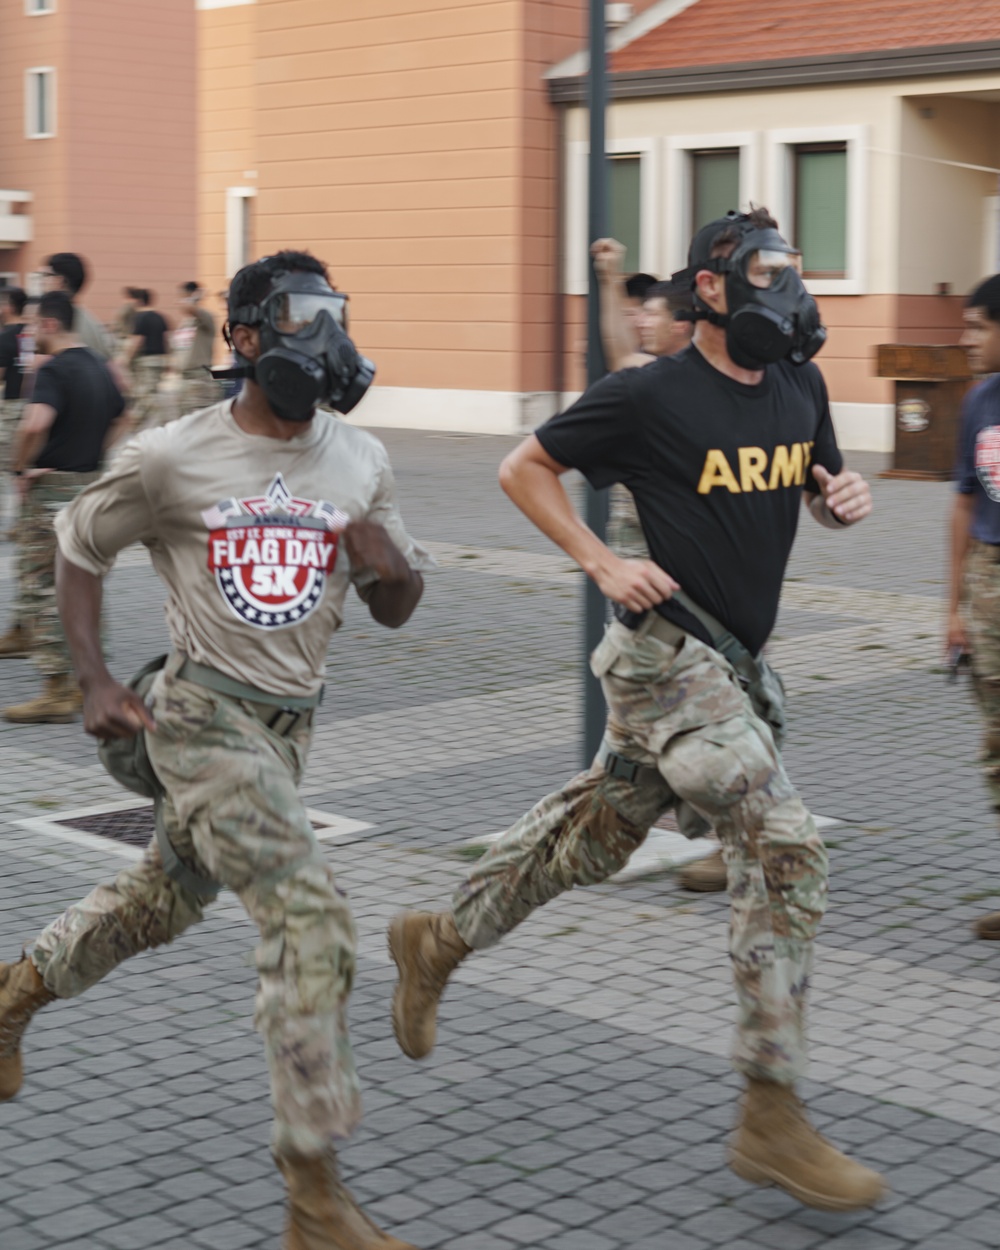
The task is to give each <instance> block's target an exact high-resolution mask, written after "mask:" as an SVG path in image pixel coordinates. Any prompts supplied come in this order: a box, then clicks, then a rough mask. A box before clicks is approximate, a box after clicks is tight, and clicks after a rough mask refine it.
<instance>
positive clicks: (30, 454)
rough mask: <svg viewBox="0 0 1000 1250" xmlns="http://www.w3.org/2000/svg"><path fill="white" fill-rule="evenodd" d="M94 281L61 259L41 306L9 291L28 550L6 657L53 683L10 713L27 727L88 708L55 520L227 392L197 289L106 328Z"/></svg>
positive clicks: (17, 530) (46, 279)
mask: <svg viewBox="0 0 1000 1250" xmlns="http://www.w3.org/2000/svg"><path fill="white" fill-rule="evenodd" d="M88 276H89V275H88V272H87V266H86V264H85V262H84V260H83V258H82V257H80V256H78V255H76V254H75V253H74V252H57V253H55V254H54V255H52V256H50V257H49V258H48V260H47V262H46V265H45V268H44V269H43V271H42V281H43V286H44V290H43V293H42V294H41V295H40V296H36V297H29V296H28V295H27V293H26V292H25V291H24V290H22V289H21V288H20V287H3V288H0V394H2V404H0V466H2V469H3V471H4V472H5V473H7V474H10V475H12V480H13V482H14V484H15V490H14V491H13V515H11V516H10V517H8V518H5V519H4V521H3V524H4V525H5V526H6V533H7V537H8V539H9V540H10V541H12V542H14V543H15V544H16V546H17V552H18V556H17V559H18V595H17V601H16V603H15V604H14V605H13V611H12V612H11V613H10V615H9V618H8V620H9V624H8V628H7V630H6V632H5V633H4V634H3V636H2V637H0V658H13V657H24V656H30V657H31V658H32V659H33V660H34V662H35V664H36V666H37V668H38V670H39V672H40V674H41V675H42V678H43V682H44V684H43V689H42V691H41V693H40V694H39V695H38V697H37V698H33V699H29V700H28V701H27V702H25V703H21V704H16V705H13V706H10V707H6V708H4V709H3V710H2V715H3V716H4V718H5V719H7V720H9V721H15V722H18V723H27V724H37V723H61V722H65V721H70V720H73V719H74V718H75V717H76V716H77V715H78V714H79V711H80V707H81V696H80V691H79V688H78V686H77V684H76V681H75V679H74V677H73V671H72V665H71V663H70V657H69V653H68V651H67V650H66V645H65V640H64V638H63V635H62V630H61V629H60V627H59V622H58V613H57V611H56V605H55V552H56V544H55V532H54V529H53V525H52V522H53V519H54V516H55V514H56V513H57V512H58V511H59V510H60V509H61V508H63V507H65V505H66V504H67V503H69V502H70V501H71V500H72V499H74V498H75V497H76V495H77V494H78V493H79V492H80V491H81V490H82V489H83V488H84V486H86V485H87V484H88V483H89V482H91V481H93V480H94V479H95V478H96V477H97V476H98V475H99V473H100V471H101V469H102V468H103V466H104V463H105V460H106V458H107V457H108V455H109V453H110V452H111V450H112V448H113V447H114V445H115V444H116V443H118V442H120V441H121V440H122V439H123V438H125V437H127V436H128V435H130V434H133V433H136V432H138V431H139V430H143V429H149V428H151V427H153V426H157V425H163V424H165V423H167V422H168V421H171V420H174V419H175V418H177V417H179V416H181V415H182V414H183V413H185V412H191V411H194V410H196V409H198V408H206V407H208V406H209V405H211V404H213V403H215V402H216V401H217V400H219V399H221V398H223V393H224V391H223V386H222V384H221V383H219V382H217V381H216V380H215V379H214V378H213V377H212V374H211V373H210V371H209V370H210V368H211V365H212V362H213V355H214V351H215V338H216V333H217V327H216V323H215V318H214V317H213V316H212V314H211V313H210V312H209V311H208V310H207V309H206V308H204V307H203V306H202V302H203V299H204V294H205V292H204V291H203V289H202V288H201V286H200V285H199V284H198V283H197V282H195V281H190V282H185V283H184V284H183V285H182V286H181V287H180V288H179V289H178V291H177V295H176V312H174V313H172V314H171V315H167V314H166V313H164V312H161V311H160V309H159V308H158V307H157V298H156V294H155V292H153V291H150V290H148V289H146V288H143V287H127V288H126V289H125V291H124V292H123V294H124V296H125V301H124V303H123V305H122V307H121V309H120V310H119V312H118V315H117V316H116V318H115V321H114V323H113V325H112V326H110V327H108V326H105V325H103V324H102V323H101V322H100V321H99V320H98V319H97V318H96V317H94V316H93V314H92V313H90V312H89V311H88V310H87V308H86V306H85V305H84V303H83V302H82V299H81V295H82V292H83V290H84V288H85V286H86V285H87V279H88Z"/></svg>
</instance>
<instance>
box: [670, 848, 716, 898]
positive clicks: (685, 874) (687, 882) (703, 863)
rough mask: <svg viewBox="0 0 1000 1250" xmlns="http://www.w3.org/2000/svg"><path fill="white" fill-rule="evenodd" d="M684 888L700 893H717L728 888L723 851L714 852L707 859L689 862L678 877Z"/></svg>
mask: <svg viewBox="0 0 1000 1250" xmlns="http://www.w3.org/2000/svg"><path fill="white" fill-rule="evenodd" d="M677 880H678V882H679V884H680V886H681V888H682V889H685V890H696V891H697V892H698V893H699V894H716V893H718V891H719V890H724V889H725V888H726V861H725V860H724V859H723V858H722V851H721V850H718V851H715V852H713V853H712V854H711V855H709V856H708V857H707V859H696V860H695V861H694V862H693V863H691V864H688V865H687V867H686V868H684V869H683V870H682V871H681V873H680V874H679V876H678V878H677Z"/></svg>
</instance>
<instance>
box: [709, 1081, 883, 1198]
mask: <svg viewBox="0 0 1000 1250" xmlns="http://www.w3.org/2000/svg"><path fill="white" fill-rule="evenodd" d="M729 1166H730V1167H731V1168H732V1169H733V1171H734V1172H735V1173H736V1175H737V1176H742V1177H743V1179H744V1180H745V1181H752V1182H753V1183H754V1184H755V1185H780V1186H781V1188H782V1189H785V1190H787V1191H788V1193H790V1194H791V1195H792V1197H793V1198H798V1200H799V1202H804V1203H805V1204H806V1206H810V1207H819V1209H820V1210H821V1211H857V1210H860V1209H861V1208H862V1207H870V1206H874V1204H875V1203H876V1202H877V1201H878V1199H879V1198H880V1197H881V1196H882V1194H883V1193H884V1192H885V1188H886V1186H885V1182H884V1181H883V1179H882V1177H881V1176H879V1174H878V1172H873V1171H872V1170H871V1169H870V1168H866V1167H864V1166H863V1165H862V1164H860V1163H855V1161H854V1160H853V1159H849V1158H848V1157H847V1155H844V1154H841V1153H840V1151H839V1150H838V1149H837V1148H836V1146H833V1145H831V1143H830V1142H828V1141H827V1140H826V1138H825V1137H823V1136H821V1134H819V1133H818V1132H817V1131H816V1130H815V1129H814V1128H813V1126H812V1125H811V1124H810V1123H809V1121H808V1120H807V1119H806V1114H805V1108H804V1107H803V1106H802V1103H801V1102H800V1101H799V1099H798V1097H797V1095H796V1093H795V1090H794V1089H792V1087H791V1086H790V1085H778V1084H776V1083H775V1082H773V1081H755V1080H750V1081H748V1083H747V1091H746V1093H745V1094H744V1096H743V1116H742V1119H741V1122H740V1124H739V1127H738V1128H737V1130H736V1135H735V1137H734V1138H733V1141H732V1143H731V1145H730V1148H729Z"/></svg>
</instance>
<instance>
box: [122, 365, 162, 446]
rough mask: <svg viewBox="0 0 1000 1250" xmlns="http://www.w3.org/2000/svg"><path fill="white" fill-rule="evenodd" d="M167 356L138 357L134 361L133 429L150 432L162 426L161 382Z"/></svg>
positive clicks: (131, 404)
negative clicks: (151, 429)
mask: <svg viewBox="0 0 1000 1250" xmlns="http://www.w3.org/2000/svg"><path fill="white" fill-rule="evenodd" d="M166 363H167V357H166V356H137V357H136V358H135V360H133V361H132V398H131V402H130V407H131V411H132V428H133V429H135V430H148V429H149V428H150V427H151V426H154V425H159V424H160V396H159V391H160V382H161V380H162V378H163V371H164V369H165V368H166Z"/></svg>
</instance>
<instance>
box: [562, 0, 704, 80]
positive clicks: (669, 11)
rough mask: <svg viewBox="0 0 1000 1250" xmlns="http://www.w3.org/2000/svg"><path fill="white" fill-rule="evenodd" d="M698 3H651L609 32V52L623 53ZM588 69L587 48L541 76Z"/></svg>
mask: <svg viewBox="0 0 1000 1250" xmlns="http://www.w3.org/2000/svg"><path fill="white" fill-rule="evenodd" d="M697 3H698V0H656V3H655V4H651V5H650V6H649V8H648V9H646V10H645V11H644V12H642V13H639V14H638V15H637V16H636V17H633V18H631V19H630V20H629V21H627V22H626V23H625V24H624V25H623V26H619V27H618V29H617V30H612V31H610V32H609V33H608V52H620V51H621V50H622V48H627V47H628V45H629V44H630V43H635V41H636V40H637V39H641V38H642V37H643V36H644V35H648V34H649V32H650V31H651V30H656V28H657V26H662V25H663V23H664V22H669V21H670V19H671V18H672V17H676V16H677V15H678V13H683V12H684V10H685V9H689V8H690V7H691V6H692V5H693V4H697ZM589 70H590V49H589V48H584V49H583V50H582V51H580V52H574V53H573V54H572V55H571V56H568V57H566V59H565V60H564V61H559V62H558V64H556V65H550V66H549V68H548V69H547V70H546V71H545V73H544V74H543V75H542V77H543V78H573V77H575V76H576V75H577V74H586V73H588V72H589Z"/></svg>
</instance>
